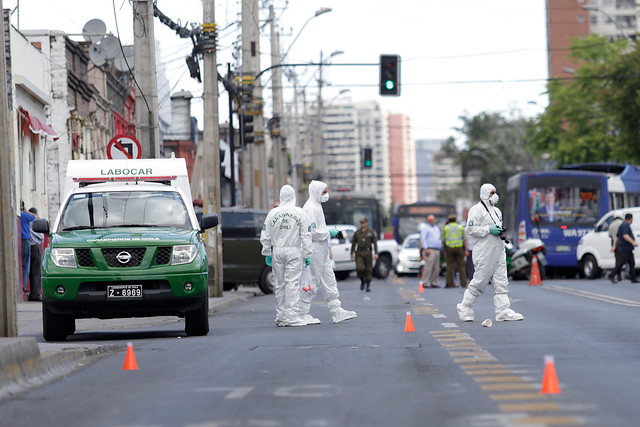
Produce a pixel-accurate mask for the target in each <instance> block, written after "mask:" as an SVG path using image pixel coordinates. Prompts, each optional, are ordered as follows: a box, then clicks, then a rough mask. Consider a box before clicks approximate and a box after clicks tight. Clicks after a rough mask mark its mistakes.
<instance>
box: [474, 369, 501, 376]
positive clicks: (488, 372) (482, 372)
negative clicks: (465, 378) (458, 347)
mask: <svg viewBox="0 0 640 427" xmlns="http://www.w3.org/2000/svg"><path fill="white" fill-rule="evenodd" d="M465 373H466V374H467V375H508V374H513V372H511V371H510V370H509V369H482V370H478V371H473V370H472V371H467V372H465Z"/></svg>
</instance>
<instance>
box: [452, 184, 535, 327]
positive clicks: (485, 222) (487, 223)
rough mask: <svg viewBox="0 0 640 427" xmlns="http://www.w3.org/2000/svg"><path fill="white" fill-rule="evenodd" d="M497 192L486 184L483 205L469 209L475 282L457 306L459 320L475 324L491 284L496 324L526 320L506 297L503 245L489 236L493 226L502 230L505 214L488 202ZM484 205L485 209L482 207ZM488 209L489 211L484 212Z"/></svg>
mask: <svg viewBox="0 0 640 427" xmlns="http://www.w3.org/2000/svg"><path fill="white" fill-rule="evenodd" d="M495 190H496V188H495V187H494V186H493V185H491V184H483V185H482V187H481V188H480V203H478V204H476V205H474V206H472V207H471V209H469V217H468V220H467V233H468V234H469V236H472V237H473V239H474V240H473V254H472V256H473V267H474V270H475V271H474V273H473V279H471V281H470V282H469V285H468V286H467V289H466V290H465V291H464V296H463V298H462V302H461V303H460V304H458V305H457V309H458V315H459V316H460V320H463V321H465V322H471V321H473V316H474V313H473V305H474V304H475V302H476V300H477V299H478V297H479V296H480V295H481V294H482V293H483V292H484V290H485V288H486V286H487V284H488V283H489V281H491V284H492V286H493V304H494V306H495V314H496V321H504V320H522V319H523V318H524V317H523V316H522V315H521V314H520V313H516V312H515V311H513V310H512V309H510V308H509V307H510V306H511V303H510V301H509V296H508V295H507V285H508V284H509V280H508V278H507V259H506V253H505V250H504V243H503V242H502V239H500V237H499V236H494V235H493V234H491V233H490V231H489V228H490V227H491V226H498V227H500V228H502V212H500V209H498V208H497V207H495V206H494V205H493V203H491V201H490V200H489V198H490V193H491V192H494V191H495ZM483 204H484V205H483ZM485 206H486V208H485Z"/></svg>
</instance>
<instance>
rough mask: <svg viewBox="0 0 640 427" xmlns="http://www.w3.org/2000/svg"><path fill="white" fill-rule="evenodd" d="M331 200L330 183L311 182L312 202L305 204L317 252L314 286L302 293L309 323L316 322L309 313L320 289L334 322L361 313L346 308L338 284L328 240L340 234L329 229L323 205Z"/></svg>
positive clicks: (313, 261)
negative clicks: (343, 306) (328, 185)
mask: <svg viewBox="0 0 640 427" xmlns="http://www.w3.org/2000/svg"><path fill="white" fill-rule="evenodd" d="M327 200H329V189H328V187H327V184H325V183H324V182H321V181H311V183H310V184H309V199H308V200H307V202H306V203H305V204H304V207H303V209H304V213H305V214H306V215H307V218H308V219H309V225H310V227H311V240H312V245H311V248H312V250H313V253H312V255H311V275H312V276H313V284H314V286H312V289H311V291H307V292H303V293H302V294H301V296H300V312H301V313H302V315H303V316H304V319H305V320H306V321H309V320H312V319H315V318H314V317H311V315H309V310H311V301H312V300H313V298H314V297H315V296H316V294H317V293H318V288H320V290H322V294H323V295H324V299H325V301H327V305H328V307H329V312H330V313H331V319H332V320H333V322H334V323H339V322H342V321H344V320H348V319H353V318H354V317H356V316H357V314H356V312H355V311H349V310H345V309H343V308H342V303H341V302H340V299H339V298H340V293H339V292H338V282H337V281H336V276H335V273H334V272H333V269H332V268H331V260H330V259H329V242H328V241H327V239H328V238H329V236H331V237H335V236H336V235H337V234H338V233H339V231H338V230H337V229H335V228H332V229H329V230H328V229H327V224H326V222H325V219H324V211H323V210H322V204H321V203H323V202H326V201H327ZM315 320H317V319H315Z"/></svg>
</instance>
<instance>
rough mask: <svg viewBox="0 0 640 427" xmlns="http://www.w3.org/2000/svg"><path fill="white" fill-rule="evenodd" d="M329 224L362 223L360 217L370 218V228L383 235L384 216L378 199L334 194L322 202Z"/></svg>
mask: <svg viewBox="0 0 640 427" xmlns="http://www.w3.org/2000/svg"><path fill="white" fill-rule="evenodd" d="M322 209H323V211H324V217H325V221H326V223H327V224H351V225H355V226H356V227H357V226H359V225H360V219H361V218H362V217H364V216H366V217H367V218H369V228H371V229H372V230H375V232H376V233H378V237H379V238H380V237H381V236H382V218H381V213H380V206H379V204H378V201H377V200H376V199H375V198H373V197H367V196H354V195H349V196H343V195H339V196H332V197H331V198H330V199H329V200H328V201H327V202H325V203H323V204H322Z"/></svg>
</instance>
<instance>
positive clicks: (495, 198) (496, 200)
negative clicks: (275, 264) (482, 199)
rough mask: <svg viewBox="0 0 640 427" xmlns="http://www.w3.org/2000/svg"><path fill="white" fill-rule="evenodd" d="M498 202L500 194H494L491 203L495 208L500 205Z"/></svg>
mask: <svg viewBox="0 0 640 427" xmlns="http://www.w3.org/2000/svg"><path fill="white" fill-rule="evenodd" d="M498 200H500V197H499V196H498V194H497V193H496V194H494V195H493V196H491V197H489V201H490V202H491V204H492V205H493V206H495V205H497V204H498Z"/></svg>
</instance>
